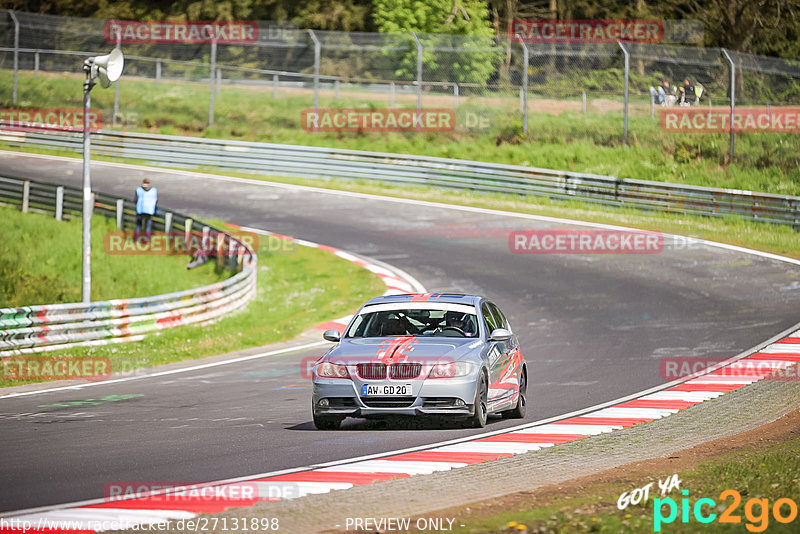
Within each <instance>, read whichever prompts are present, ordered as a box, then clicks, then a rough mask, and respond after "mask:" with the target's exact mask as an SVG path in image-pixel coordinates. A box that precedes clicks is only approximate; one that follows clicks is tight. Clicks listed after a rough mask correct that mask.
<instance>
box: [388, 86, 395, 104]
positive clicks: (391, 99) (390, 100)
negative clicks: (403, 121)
mask: <svg viewBox="0 0 800 534" xmlns="http://www.w3.org/2000/svg"><path fill="white" fill-rule="evenodd" d="M394 89H395V88H394V82H390V83H389V107H390V108H393V107H394Z"/></svg>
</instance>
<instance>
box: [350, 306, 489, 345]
mask: <svg viewBox="0 0 800 534" xmlns="http://www.w3.org/2000/svg"><path fill="white" fill-rule="evenodd" d="M394 336H437V337H462V338H463V337H467V338H468V337H478V319H477V316H476V314H475V308H473V307H472V306H465V305H461V304H454V305H449V306H448V305H440V306H439V307H436V308H414V307H410V306H409V307H402V306H401V307H398V306H386V305H383V306H381V305H375V306H368V307H366V308H364V309H363V310H362V311H361V313H360V314H359V315H358V316H357V317H356V318H355V320H354V321H353V324H352V325H351V326H350V328H349V330H348V331H347V336H346V337H349V338H358V337H394Z"/></svg>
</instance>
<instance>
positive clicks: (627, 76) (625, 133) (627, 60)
mask: <svg viewBox="0 0 800 534" xmlns="http://www.w3.org/2000/svg"><path fill="white" fill-rule="evenodd" d="M617 44H618V45H619V47H620V48H621V49H622V53H623V54H624V55H625V103H624V108H623V114H624V117H623V130H622V140H623V141H627V140H628V81H629V79H630V69H631V56H630V54H629V53H628V49H627V48H625V45H623V44H622V41H617Z"/></svg>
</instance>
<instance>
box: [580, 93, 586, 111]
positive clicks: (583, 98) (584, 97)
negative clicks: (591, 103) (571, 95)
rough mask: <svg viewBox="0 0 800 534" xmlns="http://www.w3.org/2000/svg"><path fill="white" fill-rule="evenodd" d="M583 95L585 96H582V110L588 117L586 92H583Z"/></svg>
mask: <svg viewBox="0 0 800 534" xmlns="http://www.w3.org/2000/svg"><path fill="white" fill-rule="evenodd" d="M581 93H583V94H582V100H583V106H582V109H583V114H584V115H586V91H581Z"/></svg>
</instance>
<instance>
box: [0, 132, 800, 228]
mask: <svg viewBox="0 0 800 534" xmlns="http://www.w3.org/2000/svg"><path fill="white" fill-rule="evenodd" d="M0 142H3V143H5V144H6V145H10V146H38V147H44V148H51V149H59V150H71V151H81V150H82V145H81V135H80V134H79V133H63V134H61V133H50V132H48V133H30V132H11V131H4V132H2V134H0ZM92 149H93V151H94V153H95V154H102V155H105V156H114V157H124V158H128V159H136V160H144V161H148V162H152V163H154V164H158V165H168V166H178V167H185V168H202V167H217V168H222V169H235V170H238V171H247V172H256V173H262V174H268V175H279V176H300V177H310V178H342V179H361V180H372V181H383V182H390V183H408V184H422V185H432V186H440V187H448V188H454V189H468V190H474V191H485V192H501V193H512V194H518V195H537V196H545V197H548V198H553V199H562V200H581V201H584V202H595V203H599V204H606V205H611V206H626V207H634V208H638V209H643V210H655V211H663V212H670V213H684V214H696V215H705V216H710V217H728V216H736V217H743V218H747V219H752V220H756V221H762V222H769V223H775V224H785V225H790V226H792V227H793V228H795V229H800V197H794V196H783V195H774V194H769V193H757V192H752V191H739V190H731V189H715V188H710V187H699V186H690V185H680V184H672V183H666V182H655V181H647V180H629V179H625V178H616V177H611V176H600V175H595V174H583V173H577V172H564V171H555V170H547V169H537V168H532V167H525V166H521V165H502V164H497V163H484V162H478V161H466V160H457V159H447V158H435V157H426V156H410V155H402V154H386V153H379V152H366V151H359V150H343V149H332V148H322V147H310V146H295V145H278V144H270V143H250V142H245V141H231V140H221V139H203V138H197V137H179V136H169V135H155V134H139V133H122V132H112V131H101V132H98V133H96V134H93V135H92Z"/></svg>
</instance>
